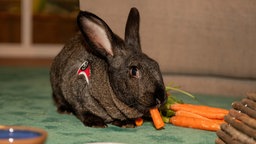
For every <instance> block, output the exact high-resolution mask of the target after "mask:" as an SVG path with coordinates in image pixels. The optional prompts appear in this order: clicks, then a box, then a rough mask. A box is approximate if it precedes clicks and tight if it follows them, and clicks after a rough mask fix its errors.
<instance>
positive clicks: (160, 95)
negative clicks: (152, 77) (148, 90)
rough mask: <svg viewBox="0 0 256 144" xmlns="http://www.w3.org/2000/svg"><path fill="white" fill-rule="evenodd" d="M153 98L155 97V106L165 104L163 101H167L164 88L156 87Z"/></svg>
mask: <svg viewBox="0 0 256 144" xmlns="http://www.w3.org/2000/svg"><path fill="white" fill-rule="evenodd" d="M154 96H155V99H156V103H157V105H158V104H160V105H161V104H163V103H165V101H166V99H167V95H166V92H165V88H164V86H161V85H159V86H157V87H156V91H155V95H154Z"/></svg>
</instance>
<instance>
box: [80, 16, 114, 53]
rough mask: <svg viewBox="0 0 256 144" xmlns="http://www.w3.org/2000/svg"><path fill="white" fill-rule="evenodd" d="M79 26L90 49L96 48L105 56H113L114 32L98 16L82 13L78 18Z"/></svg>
mask: <svg viewBox="0 0 256 144" xmlns="http://www.w3.org/2000/svg"><path fill="white" fill-rule="evenodd" d="M77 23H78V26H79V28H80V30H81V32H82V34H83V35H84V37H85V39H86V41H87V42H88V44H89V45H90V47H94V48H95V49H96V51H97V52H99V53H100V54H101V55H103V56H107V55H111V56H113V55H114V54H113V50H112V43H111V42H112V38H113V32H112V31H111V29H110V28H109V27H108V25H107V24H106V23H105V22H104V21H103V20H102V19H101V18H99V17H98V16H96V15H94V14H92V13H89V12H85V11H80V13H79V15H78V17H77Z"/></svg>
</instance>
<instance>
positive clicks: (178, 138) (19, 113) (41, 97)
mask: <svg viewBox="0 0 256 144" xmlns="http://www.w3.org/2000/svg"><path fill="white" fill-rule="evenodd" d="M48 73H49V72H48V69H47V68H11V67H0V125H26V126H33V127H39V128H43V129H45V130H46V131H47V132H48V139H47V144H80V143H81V144H82V143H83V144H84V143H92V142H119V143H127V144H135V143H141V144H143V143H145V144H157V143H159V144H162V143H163V144H164V143H173V144H177V143H182V144H208V143H209V144H210V143H214V140H215V138H216V134H215V133H214V132H209V131H203V130H196V129H189V128H181V127H176V126H172V125H171V124H167V125H166V127H165V129H163V130H159V131H157V130H155V129H154V127H153V125H152V123H151V122H145V123H144V125H143V126H141V127H138V128H133V129H131V128H130V129H124V128H119V127H116V126H112V125H109V127H108V128H104V129H102V128H89V127H84V126H83V124H82V123H81V122H80V121H79V120H78V119H77V118H75V117H74V116H72V115H65V114H64V115H63V114H58V113H57V112H56V108H55V107H54V105H53V102H52V99H51V88H50V83H49V74H48ZM204 88H207V87H204ZM196 96H197V98H198V101H199V102H198V101H194V100H191V99H189V98H187V97H184V96H182V95H177V97H179V98H182V99H183V100H184V101H185V102H187V103H201V104H206V105H211V106H217V107H222V108H230V107H231V103H232V102H233V101H235V100H238V99H240V98H239V97H221V96H208V95H196Z"/></svg>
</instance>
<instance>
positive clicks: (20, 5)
mask: <svg viewBox="0 0 256 144" xmlns="http://www.w3.org/2000/svg"><path fill="white" fill-rule="evenodd" d="M131 7H137V8H138V9H139V11H140V15H141V24H140V36H141V45H142V49H143V51H144V52H145V53H146V54H148V55H149V56H150V57H152V58H153V59H155V60H156V61H157V62H159V64H160V68H161V71H162V73H163V76H164V81H165V83H166V85H168V84H169V83H171V82H174V83H176V84H177V85H180V86H181V87H182V88H184V89H185V90H188V91H190V92H194V93H207V94H222V95H243V94H244V93H246V92H248V91H256V65H255V61H256V1H255V0H225V1H223V0H214V1H206V0H194V1H193V0H191V1H188V0H161V1H155V0H147V1H137V0H129V1H128V0H123V1H121V0H93V1H92V0H0V66H20V67H25V66H26V67H35V66H37V67H47V68H49V67H50V64H51V61H52V59H53V57H55V56H56V55H57V53H58V52H59V51H60V50H61V48H62V47H63V45H64V44H65V42H66V41H67V40H68V39H70V38H71V37H72V36H73V35H74V34H75V33H76V32H77V31H78V28H77V26H76V15H77V13H78V11H79V9H81V10H87V11H90V12H93V13H95V14H96V15H98V16H99V17H101V18H102V19H103V20H104V21H105V22H106V23H107V24H108V25H109V27H110V28H111V29H112V30H113V32H115V33H116V34H117V35H119V36H120V37H122V38H123V37H124V29H125V23H126V19H127V15H128V13H129V10H130V8H131ZM0 70H1V67H0Z"/></svg>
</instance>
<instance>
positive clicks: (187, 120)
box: [170, 116, 220, 131]
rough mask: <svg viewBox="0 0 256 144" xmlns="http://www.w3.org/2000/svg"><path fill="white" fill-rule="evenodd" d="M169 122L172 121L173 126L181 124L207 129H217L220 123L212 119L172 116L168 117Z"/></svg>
mask: <svg viewBox="0 0 256 144" xmlns="http://www.w3.org/2000/svg"><path fill="white" fill-rule="evenodd" d="M170 123H172V124H173V125H175V126H182V127H188V128H195V129H202V130H209V131H217V130H219V129H220V124H218V123H216V122H214V121H211V120H207V119H202V118H195V117H186V116H173V117H171V118H170Z"/></svg>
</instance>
